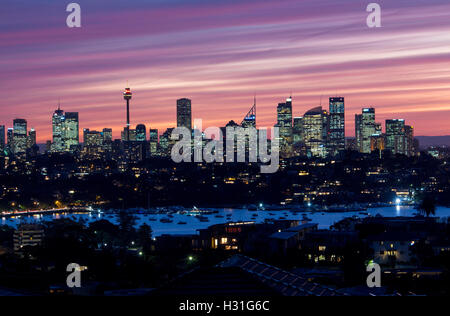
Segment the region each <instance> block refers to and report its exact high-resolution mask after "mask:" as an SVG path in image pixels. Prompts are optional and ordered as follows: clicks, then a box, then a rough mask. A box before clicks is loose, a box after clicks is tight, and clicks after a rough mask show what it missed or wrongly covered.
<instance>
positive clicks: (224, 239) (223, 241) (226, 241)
mask: <svg viewBox="0 0 450 316" xmlns="http://www.w3.org/2000/svg"><path fill="white" fill-rule="evenodd" d="M220 243H221V244H222V245H223V244H226V243H228V238H226V237H222V238H220Z"/></svg>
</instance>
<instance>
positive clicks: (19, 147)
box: [13, 119, 27, 154]
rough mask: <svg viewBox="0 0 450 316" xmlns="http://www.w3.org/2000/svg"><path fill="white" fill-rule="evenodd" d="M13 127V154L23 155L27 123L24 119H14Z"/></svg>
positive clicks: (25, 146)
mask: <svg viewBox="0 0 450 316" xmlns="http://www.w3.org/2000/svg"><path fill="white" fill-rule="evenodd" d="M13 125H14V127H13V128H14V132H13V144H14V145H13V153H14V154H22V153H25V152H26V151H27V121H26V120H25V119H15V120H14V121H13Z"/></svg>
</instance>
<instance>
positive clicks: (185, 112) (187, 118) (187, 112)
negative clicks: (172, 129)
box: [177, 98, 192, 130]
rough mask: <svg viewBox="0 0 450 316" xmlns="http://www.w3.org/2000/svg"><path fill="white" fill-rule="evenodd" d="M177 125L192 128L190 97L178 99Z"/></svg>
mask: <svg viewBox="0 0 450 316" xmlns="http://www.w3.org/2000/svg"><path fill="white" fill-rule="evenodd" d="M177 127H186V128H188V129H189V130H192V114H191V100H189V99H186V98H183V99H179V100H177Z"/></svg>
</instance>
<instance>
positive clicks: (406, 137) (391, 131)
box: [386, 119, 414, 156]
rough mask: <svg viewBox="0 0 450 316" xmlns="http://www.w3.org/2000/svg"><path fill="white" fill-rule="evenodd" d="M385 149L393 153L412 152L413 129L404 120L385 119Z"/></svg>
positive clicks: (405, 153) (410, 153)
mask: <svg viewBox="0 0 450 316" xmlns="http://www.w3.org/2000/svg"><path fill="white" fill-rule="evenodd" d="M386 149H387V150H389V151H391V152H392V153H393V154H403V155H407V156H411V155H413V154H414V129H413V128H412V127H411V126H409V125H405V120H403V119H392V120H386Z"/></svg>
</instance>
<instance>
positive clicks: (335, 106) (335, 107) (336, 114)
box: [328, 97, 345, 156]
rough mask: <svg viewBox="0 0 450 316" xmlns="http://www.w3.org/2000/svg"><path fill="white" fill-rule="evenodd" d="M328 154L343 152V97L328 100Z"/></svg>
mask: <svg viewBox="0 0 450 316" xmlns="http://www.w3.org/2000/svg"><path fill="white" fill-rule="evenodd" d="M328 137H329V139H328V146H329V152H328V153H329V154H330V155H333V156H334V155H336V154H338V153H339V152H341V151H344V150H345V105H344V98H343V97H331V98H330V129H329V136H328Z"/></svg>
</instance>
